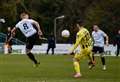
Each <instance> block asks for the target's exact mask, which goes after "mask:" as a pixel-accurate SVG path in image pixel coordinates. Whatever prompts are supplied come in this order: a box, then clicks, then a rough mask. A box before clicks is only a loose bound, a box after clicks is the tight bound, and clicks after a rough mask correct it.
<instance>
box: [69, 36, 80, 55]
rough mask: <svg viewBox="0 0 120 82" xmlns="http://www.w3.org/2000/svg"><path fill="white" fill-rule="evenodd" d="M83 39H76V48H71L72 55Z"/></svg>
mask: <svg viewBox="0 0 120 82" xmlns="http://www.w3.org/2000/svg"><path fill="white" fill-rule="evenodd" d="M81 39H82V37H78V38H77V39H76V43H75V44H74V46H73V47H72V48H71V53H72V52H74V50H75V49H76V48H77V47H78V46H79V44H80V41H81Z"/></svg>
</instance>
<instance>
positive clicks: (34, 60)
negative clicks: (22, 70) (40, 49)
mask: <svg viewBox="0 0 120 82" xmlns="http://www.w3.org/2000/svg"><path fill="white" fill-rule="evenodd" d="M27 56H28V57H29V58H30V59H31V60H32V61H33V62H34V63H35V64H37V60H36V59H35V57H34V55H33V54H32V53H28V54H27Z"/></svg>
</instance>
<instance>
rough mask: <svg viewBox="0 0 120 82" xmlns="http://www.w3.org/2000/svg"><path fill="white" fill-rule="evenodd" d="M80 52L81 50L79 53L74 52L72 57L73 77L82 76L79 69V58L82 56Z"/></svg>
mask: <svg viewBox="0 0 120 82" xmlns="http://www.w3.org/2000/svg"><path fill="white" fill-rule="evenodd" d="M82 52H83V51H81V53H80V54H77V53H76V54H75V56H74V58H73V66H74V70H75V75H74V77H75V78H79V77H81V76H82V74H81V71H80V60H81V58H82V57H83V55H82Z"/></svg>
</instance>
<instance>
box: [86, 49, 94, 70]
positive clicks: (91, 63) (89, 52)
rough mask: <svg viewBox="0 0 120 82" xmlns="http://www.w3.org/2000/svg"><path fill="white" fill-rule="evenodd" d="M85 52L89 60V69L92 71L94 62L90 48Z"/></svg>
mask: <svg viewBox="0 0 120 82" xmlns="http://www.w3.org/2000/svg"><path fill="white" fill-rule="evenodd" d="M87 52H88V54H87V56H88V58H89V69H92V68H93V67H94V66H95V60H94V58H93V51H92V47H90V48H88V50H87Z"/></svg>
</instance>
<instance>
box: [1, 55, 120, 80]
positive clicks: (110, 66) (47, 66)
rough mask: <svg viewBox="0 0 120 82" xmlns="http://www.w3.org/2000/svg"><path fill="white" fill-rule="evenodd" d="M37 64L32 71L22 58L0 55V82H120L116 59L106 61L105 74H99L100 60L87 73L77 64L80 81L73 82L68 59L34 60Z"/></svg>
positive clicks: (29, 62) (47, 57)
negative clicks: (79, 69) (79, 71)
mask: <svg viewBox="0 0 120 82" xmlns="http://www.w3.org/2000/svg"><path fill="white" fill-rule="evenodd" d="M37 59H39V60H40V62H41V64H40V66H39V67H38V68H33V67H32V62H31V61H30V60H29V59H28V58H27V57H26V56H25V55H0V82H120V58H116V57H107V58H106V59H107V70H106V71H102V69H101V62H100V58H98V57H97V58H96V60H97V64H96V67H95V68H94V69H92V70H89V69H88V65H87V61H86V60H82V61H81V72H82V74H83V77H82V78H79V79H75V78H73V71H74V70H73V66H72V57H71V56H43V55H42V56H38V55H37Z"/></svg>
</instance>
